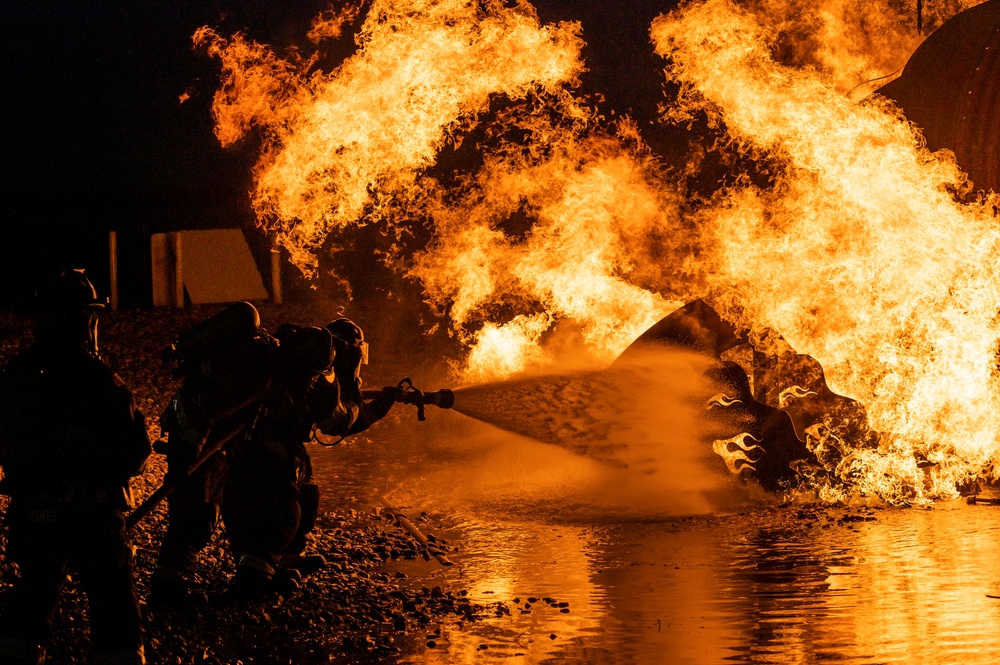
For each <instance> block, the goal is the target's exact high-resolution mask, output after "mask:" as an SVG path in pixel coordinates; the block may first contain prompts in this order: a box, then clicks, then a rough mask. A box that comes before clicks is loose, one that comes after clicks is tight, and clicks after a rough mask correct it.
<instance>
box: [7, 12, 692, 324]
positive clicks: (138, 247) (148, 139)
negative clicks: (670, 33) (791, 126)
mask: <svg viewBox="0 0 1000 665" xmlns="http://www.w3.org/2000/svg"><path fill="white" fill-rule="evenodd" d="M328 4H329V3H328V2H325V1H318V0H296V1H294V2H278V1H275V0H250V1H244V2H237V1H235V0H233V1H228V0H214V1H213V0H203V1H201V2H194V1H185V0H174V1H172V2H165V1H151V0H127V1H123V0H111V1H109V0H103V1H101V2H95V1H93V0H58V1H39V0H5V2H4V3H2V9H0V31H2V33H0V34H2V37H0V48H2V51H0V62H2V68H3V70H2V78H0V80H2V81H3V87H4V91H3V102H2V106H0V107H2V112H3V116H2V117H3V130H2V136H3V139H2V141H3V143H2V149H0V159H2V160H3V174H4V175H3V176H2V178H0V182H2V197H3V198H2V200H3V210H4V213H5V214H4V222H3V250H4V251H3V254H4V260H3V261H2V262H0V266H2V268H0V269H2V271H3V274H2V279H3V289H2V292H0V306H3V307H11V306H15V307H17V306H19V305H23V304H24V303H25V302H26V301H27V300H28V299H29V298H30V293H31V292H32V291H33V288H34V284H35V282H36V281H37V279H39V278H40V277H42V276H45V275H48V274H52V273H54V272H55V271H58V270H61V269H64V268H69V267H84V268H87V270H88V273H89V274H90V275H91V276H92V278H93V280H94V282H95V284H96V285H97V286H98V290H99V291H101V292H102V293H106V292H107V288H108V250H107V233H108V231H110V230H116V231H117V232H118V237H119V240H118V242H119V264H120V265H119V283H120V286H119V289H120V298H121V303H122V306H123V307H147V306H150V304H151V278H150V265H149V262H150V257H149V237H150V235H151V234H152V233H157V232H163V231H169V230H181V229H198V228H213V227H235V226H239V227H243V228H244V229H245V233H246V235H247V237H248V240H250V241H251V245H252V246H253V248H254V249H255V251H256V252H257V254H258V259H259V263H260V264H261V266H260V267H261V272H262V275H263V276H264V278H265V283H268V275H269V271H268V264H267V261H266V248H267V246H268V244H269V240H268V239H267V238H265V237H264V235H263V233H262V232H261V231H259V230H258V229H256V227H255V226H254V218H253V213H252V211H251V209H250V205H249V191H250V189H251V187H252V183H251V176H250V173H251V167H252V165H253V163H254V162H255V160H256V156H257V146H256V145H254V142H253V139H252V138H251V139H249V140H246V141H244V142H242V143H240V144H238V145H236V146H234V147H231V148H227V149H225V150H223V149H222V148H221V147H220V146H219V143H218V141H217V140H216V139H215V137H214V136H213V134H212V120H211V116H210V111H209V109H210V105H211V100H212V95H213V94H214V92H215V90H216V87H217V83H218V63H217V61H215V60H212V59H210V58H208V57H207V56H205V55H204V54H202V53H198V52H195V51H193V50H192V48H191V35H192V33H193V32H194V31H195V29H196V28H198V27H200V26H202V25H209V26H212V27H214V28H216V29H217V30H218V31H219V33H220V34H222V35H229V34H231V33H233V32H235V31H238V30H242V31H245V32H246V33H247V35H248V36H249V37H250V38H252V39H254V40H257V41H259V42H263V43H268V44H271V45H273V46H274V47H275V48H276V49H278V50H279V52H280V51H281V49H283V48H285V47H287V46H291V45H294V44H298V45H300V46H303V47H304V46H307V45H308V44H307V42H306V40H305V34H306V32H307V31H308V28H309V24H310V21H311V19H312V18H313V16H315V15H316V14H317V13H318V12H319V11H320V10H322V9H325V8H326V7H327V6H328ZM534 4H535V6H536V7H537V9H538V11H539V15H540V18H541V20H542V22H552V21H559V20H567V19H575V20H580V21H581V22H582V24H583V31H584V39H585V40H586V42H587V44H588V46H587V48H586V50H585V52H584V57H585V59H586V63H587V67H588V68H589V70H590V71H589V72H588V73H587V74H586V75H585V76H584V81H583V92H584V93H592V92H600V93H601V94H602V95H603V96H604V99H605V102H604V104H603V106H604V110H605V111H606V112H610V111H612V110H614V111H615V112H616V113H629V114H631V115H632V116H633V117H634V118H635V119H636V120H637V121H638V123H639V125H640V127H641V128H643V130H644V131H645V132H647V133H648V134H649V135H648V136H647V140H649V141H650V143H651V144H652V145H653V146H654V148H657V147H659V148H661V149H664V148H666V146H667V144H669V143H671V141H673V140H674V138H673V137H671V136H669V135H665V134H663V130H662V129H657V128H656V126H654V125H653V124H651V123H652V120H653V119H654V118H655V117H656V106H657V103H658V102H660V101H662V99H663V97H662V94H663V93H662V86H663V74H662V67H663V63H662V61H661V60H660V59H659V58H658V57H656V56H654V55H653V53H652V46H651V44H650V42H649V38H648V30H649V25H650V23H651V22H652V20H653V18H654V17H655V16H657V15H658V14H660V13H662V12H663V11H666V10H667V9H669V8H670V7H672V6H673V5H675V4H676V3H675V2H674V1H673V0H660V1H651V0H639V1H638V2H636V1H628V2H608V1H606V0H574V1H573V2H566V1H563V2H559V1H555V0H553V1H543V0H538V1H537V2H535V3H534ZM365 10H367V3H366V6H365ZM362 19H363V14H362V17H360V18H359V20H358V23H359V24H360V21H361V20H362ZM341 48H342V49H343V51H344V52H343V53H342V54H339V55H340V56H341V57H343V56H346V55H347V54H349V52H350V50H351V48H352V42H351V39H350V37H348V38H346V39H343V40H342V45H341ZM185 92H187V93H188V94H189V95H190V98H189V99H188V100H187V101H186V102H185V103H183V104H182V103H180V101H179V98H180V96H181V95H182V93H185ZM286 275H287V276H288V277H290V278H291V284H290V286H289V287H286V288H288V289H289V291H290V292H291V293H292V294H293V297H294V294H295V293H297V292H298V293H307V292H308V289H305V288H301V287H302V286H303V285H302V284H298V283H297V282H296V281H295V280H296V276H295V270H294V269H293V268H290V269H289V270H288V271H287V272H286ZM299 282H301V280H299ZM297 286H298V287H300V288H298V290H296V289H297ZM306 286H308V285H306Z"/></svg>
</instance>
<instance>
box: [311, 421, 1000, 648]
mask: <svg viewBox="0 0 1000 665" xmlns="http://www.w3.org/2000/svg"><path fill="white" fill-rule="evenodd" d="M397 408H398V407H397ZM462 418H463V417H462V416H459V415H457V414H454V413H447V414H446V413H441V412H438V411H430V410H429V411H428V422H426V423H420V424H416V423H415V422H413V421H414V420H415V419H414V417H413V414H412V413H402V414H396V415H395V416H394V418H392V419H390V420H389V422H386V423H382V424H380V425H378V426H377V427H376V428H373V429H372V430H371V431H370V436H369V437H368V439H367V440H361V441H357V442H354V443H353V444H352V445H349V446H346V447H338V448H331V449H320V448H318V447H316V448H314V449H313V450H312V454H313V460H314V464H315V466H316V471H317V476H318V477H319V480H320V482H321V483H322V484H323V486H324V491H325V496H326V497H327V498H328V500H329V501H330V502H334V501H341V502H348V503H350V504H352V505H357V506H358V508H359V509H361V510H376V509H377V508H376V507H375V506H376V504H377V502H376V501H375V499H374V498H373V497H374V496H375V494H376V493H378V492H383V493H384V492H389V493H390V494H389V498H390V500H391V501H392V503H394V504H396V506H397V507H398V508H401V509H403V510H404V512H406V513H407V514H408V515H410V516H411V517H413V518H414V519H419V520H420V524H419V526H420V528H421V529H422V530H423V531H425V532H426V533H430V534H432V535H433V536H434V537H436V538H437V539H439V540H440V539H442V538H443V539H445V540H446V541H447V542H448V545H449V547H457V548H458V551H453V552H450V553H449V557H450V558H451V559H452V560H453V561H454V562H455V564H456V565H454V566H452V567H444V566H441V565H439V564H438V563H437V562H436V561H435V560H434V559H431V560H430V561H423V560H422V559H417V560H416V561H399V562H394V563H391V564H390V566H391V568H392V570H399V571H402V572H404V573H405V574H406V575H407V576H408V577H407V582H408V583H409V584H412V585H414V586H421V585H423V586H430V587H432V586H435V585H442V586H444V587H445V588H448V587H449V586H450V587H454V588H462V589H467V590H468V591H469V597H470V598H471V599H472V600H473V601H479V602H484V603H489V602H501V603H503V604H504V606H505V607H506V608H507V609H509V611H510V613H509V615H507V614H503V615H502V616H498V617H495V618H489V619H486V620H485V621H480V622H475V623H461V624H460V623H458V622H456V621H450V622H449V621H445V622H443V623H439V624H438V623H436V624H431V625H430V626H428V629H427V631H426V633H421V634H418V635H411V636H410V637H409V638H408V639H407V641H406V646H405V647H404V648H403V652H402V654H401V655H399V656H398V657H397V661H398V662H413V663H417V662H419V663H424V662H426V663H451V662H471V661H476V662H491V661H494V662H504V663H511V662H514V663H517V662H525V663H536V662H573V663H577V662H608V663H720V662H753V663H808V662H829V661H835V662H844V663H891V662H899V663H951V662H962V663H966V664H968V665H972V664H976V663H983V664H986V663H996V662H1000V598H996V597H990V596H1000V565H998V563H1000V506H988V505H979V506H972V505H967V504H966V503H964V502H952V503H944V504H937V505H935V506H933V507H932V508H877V507H863V506H861V507H835V508H819V507H813V506H789V505H784V506H781V505H775V504H773V503H771V504H768V503H763V504H762V503H747V504H745V505H744V506H743V507H741V508H737V509H735V510H734V509H729V510H727V511H725V512H715V513H710V514H703V515H697V516H688V517H685V516H677V515H674V516H671V515H669V514H666V513H665V512H664V509H665V508H666V509H667V510H669V506H663V505H659V506H655V510H654V509H653V508H654V507H648V506H639V507H638V509H637V510H634V511H631V512H629V511H627V510H625V511H623V510H622V509H621V507H620V506H616V507H614V508H610V507H608V506H603V505H594V504H586V503H580V502H576V501H574V500H573V496H574V495H573V493H572V488H573V479H572V478H569V479H568V480H567V478H566V477H565V476H560V473H561V472H560V469H565V466H566V462H567V460H568V459H569V458H566V457H564V456H563V453H562V451H557V452H556V453H554V454H553V455H551V456H548V455H547V454H546V451H545V449H544V448H536V446H541V444H533V443H531V442H527V441H524V440H517V439H516V438H514V439H512V438H510V437H509V435H504V434H501V433H498V431H497V430H495V428H492V427H488V426H486V425H476V424H469V423H463V422H462V421H460V420H458V419H462ZM421 428H425V429H421ZM440 430H444V431H445V432H446V433H447V434H448V436H449V437H451V438H455V437H457V438H458V439H459V440H460V441H461V443H460V444H458V445H455V444H454V443H453V444H452V445H449V446H445V447H442V446H443V445H444V444H442V443H441V442H440V440H439V439H440V435H439V434H438V433H437V432H439V431H440ZM550 448H551V447H550ZM518 460H521V463H520V464H521V465H520V466H519V462H518ZM546 465H551V468H546ZM518 473H521V474H523V476H524V477H525V479H526V480H525V481H524V483H521V482H519V480H518V478H517V474H518ZM573 473H577V474H579V472H573ZM546 474H551V475H553V476H555V477H559V478H560V480H559V481H558V482H555V483H553V484H552V485H550V486H545V485H544V483H541V484H540V482H539V481H538V477H543V476H545V475H546ZM570 475H572V474H570ZM636 482H643V479H639V478H637V479H636ZM328 505H330V504H328ZM421 513H423V514H424V515H423V517H418V516H420V515H421Z"/></svg>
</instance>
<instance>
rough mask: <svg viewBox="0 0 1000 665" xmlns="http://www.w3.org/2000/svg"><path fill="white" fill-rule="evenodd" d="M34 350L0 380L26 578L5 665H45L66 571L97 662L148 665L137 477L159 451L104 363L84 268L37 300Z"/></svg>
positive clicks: (5, 454) (3, 441)
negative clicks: (79, 596) (135, 569)
mask: <svg viewBox="0 0 1000 665" xmlns="http://www.w3.org/2000/svg"><path fill="white" fill-rule="evenodd" d="M37 306H38V310H39V311H38V318H37V321H36V322H35V342H34V344H32V345H31V346H30V347H28V348H27V349H25V350H22V351H21V352H20V353H19V354H18V355H17V356H16V357H14V358H13V359H12V360H11V361H10V362H9V363H7V364H6V365H5V366H4V367H3V369H2V371H0V466H2V467H3V472H4V476H5V477H4V486H3V487H4V490H3V491H4V493H6V494H8V495H10V507H9V509H8V511H7V514H6V524H7V526H8V528H9V545H8V551H7V556H8V557H10V558H11V559H12V560H13V561H15V562H16V563H17V564H18V569H19V571H20V577H19V578H18V579H17V580H16V581H15V582H14V585H13V588H12V590H11V591H10V593H9V595H8V597H7V598H6V599H5V600H6V603H5V605H6V607H5V612H4V616H3V623H2V627H0V662H3V663H32V664H34V663H40V662H42V661H44V658H45V646H46V643H47V641H48V636H49V632H50V630H51V624H52V618H53V614H54V612H55V606H56V600H57V596H58V593H59V589H60V587H61V586H62V583H63V582H64V581H65V580H66V573H67V569H68V570H71V571H73V573H74V576H75V577H76V578H77V579H78V580H79V583H80V586H81V588H82V589H83V591H84V592H85V593H86V595H87V597H88V599H89V606H90V635H91V642H92V643H93V647H94V650H95V657H94V660H93V662H95V663H104V662H106V663H111V662H113V663H143V662H145V658H144V654H143V643H142V635H141V629H140V615H139V607H138V603H137V601H136V596H135V591H134V588H133V583H132V552H131V549H130V547H129V544H128V543H127V541H126V536H125V522H124V518H123V514H124V511H125V510H127V509H128V508H129V507H130V502H131V496H130V492H129V478H131V477H133V476H136V475H138V474H140V473H141V472H142V470H143V468H144V466H145V462H146V458H147V457H148V456H149V453H150V443H149V438H148V435H147V432H146V426H145V421H144V419H143V416H142V414H141V413H140V412H139V411H138V410H137V409H136V407H135V405H134V403H133V400H132V395H131V393H130V392H129V390H128V389H127V388H126V387H125V385H124V383H123V382H122V380H121V379H120V378H119V377H118V376H117V375H116V374H115V373H114V372H112V371H111V369H110V368H108V366H107V365H105V364H104V363H103V362H102V361H101V360H100V359H99V357H98V355H97V350H98V347H97V315H98V312H99V311H100V310H101V309H102V308H103V304H102V303H101V302H100V301H99V300H98V298H97V293H96V291H95V290H94V287H93V285H92V284H91V283H90V281H89V280H88V279H87V278H86V276H85V275H84V274H83V271H82V270H73V271H67V272H64V273H63V274H62V275H60V276H59V277H58V278H57V279H54V280H52V281H50V282H48V283H46V284H45V285H44V286H43V287H42V288H40V289H39V291H38V293H37Z"/></svg>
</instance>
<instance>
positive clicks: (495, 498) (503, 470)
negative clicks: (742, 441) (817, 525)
mask: <svg viewBox="0 0 1000 665" xmlns="http://www.w3.org/2000/svg"><path fill="white" fill-rule="evenodd" d="M712 362H713V361H712V359H710V358H707V357H704V356H699V355H695V354H690V353H685V352H680V351H666V350H661V351H649V352H644V353H640V354H635V356H634V357H632V358H630V359H629V361H628V363H627V364H621V365H619V364H616V365H615V366H614V367H612V368H610V369H607V370H605V371H603V372H582V371H567V372H565V373H548V374H545V375H539V376H521V377H519V378H516V379H512V380H509V381H504V382H498V383H491V384H483V385H477V386H471V387H466V388H460V389H458V390H456V391H455V392H456V399H455V406H454V410H455V411H459V412H460V413H462V414H464V415H465V416H469V418H466V417H464V416H463V417H458V416H452V417H447V416H445V415H444V414H441V413H439V412H435V413H434V414H433V416H434V420H435V427H434V428H433V430H432V429H431V428H424V429H423V430H421V431H420V432H419V433H418V432H414V435H415V436H419V437H420V441H419V445H420V447H421V449H422V455H423V457H424V459H426V460H428V464H430V465H432V467H431V468H430V470H429V469H428V467H427V466H426V465H424V466H422V467H420V469H419V470H416V469H415V470H414V474H413V475H409V476H405V477H404V478H402V479H401V483H402V484H403V485H404V486H406V487H408V488H409V489H411V490H412V491H414V492H415V493H417V494H419V495H420V496H421V498H423V499H427V500H428V501H429V503H430V504H432V505H435V506H436V507H442V506H447V505H458V506H464V507H466V508H467V507H468V506H469V505H470V504H471V505H502V506H504V507H505V509H507V510H509V509H511V507H512V506H522V507H523V508H525V509H527V510H533V509H535V508H537V507H539V505H540V504H546V505H548V504H552V505H548V506H547V507H549V508H550V509H552V510H556V511H557V512H558V513H559V514H562V515H563V516H566V515H572V514H574V513H580V514H586V515H588V516H593V514H594V512H595V511H596V512H597V513H600V514H608V515H632V516H636V515H641V516H649V515H683V514H696V513H706V512H713V511H717V510H720V509H726V508H731V507H733V506H735V505H737V504H738V503H740V502H741V501H745V500H746V499H747V497H748V489H747V486H745V485H743V484H742V483H740V482H738V480H737V478H736V477H735V476H733V475H732V474H731V473H729V472H728V471H727V469H726V465H725V462H724V461H723V460H722V459H721V458H720V457H718V456H717V455H716V454H715V453H714V452H713V451H712V441H713V439H715V438H717V437H718V433H717V432H714V431H713V430H712V426H711V425H710V424H709V423H708V421H707V420H706V418H705V411H706V405H707V403H708V400H709V398H710V397H711V396H712V395H713V394H715V393H717V392H718V387H717V386H713V385H711V382H710V381H708V380H707V379H706V378H705V377H704V372H705V370H706V369H707V368H708V367H709V365H710V364H711V363H712ZM472 419H475V420H472ZM477 421H478V422H477Z"/></svg>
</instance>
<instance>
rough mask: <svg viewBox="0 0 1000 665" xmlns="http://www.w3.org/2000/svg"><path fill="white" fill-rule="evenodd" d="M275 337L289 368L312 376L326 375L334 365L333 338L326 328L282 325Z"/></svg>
mask: <svg viewBox="0 0 1000 665" xmlns="http://www.w3.org/2000/svg"><path fill="white" fill-rule="evenodd" d="M274 336H275V337H276V338H277V339H278V343H279V344H280V345H281V346H280V348H281V351H282V356H283V357H284V358H285V362H287V363H288V366H289V368H291V369H293V370H296V371H302V372H303V373H306V374H310V375H319V374H326V373H327V372H329V371H330V368H331V367H332V365H333V358H334V347H333V338H332V336H331V335H330V332H329V331H328V330H326V329H325V328H319V327H313V326H310V327H305V328H303V327H301V326H296V325H293V324H291V323H285V324H282V325H281V326H280V327H279V328H278V330H277V331H275V333H274Z"/></svg>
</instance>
